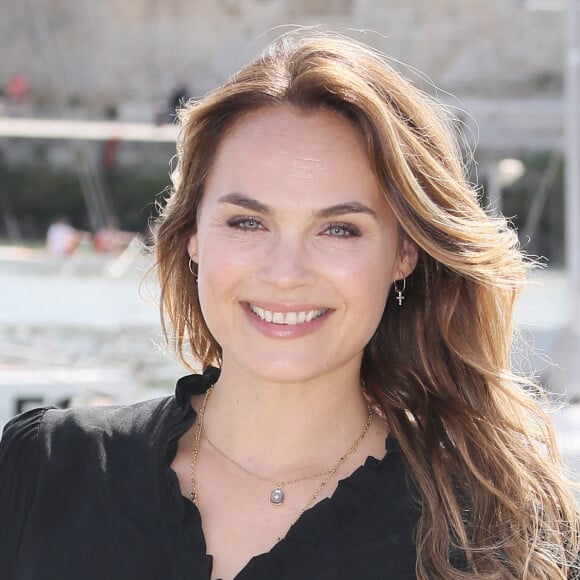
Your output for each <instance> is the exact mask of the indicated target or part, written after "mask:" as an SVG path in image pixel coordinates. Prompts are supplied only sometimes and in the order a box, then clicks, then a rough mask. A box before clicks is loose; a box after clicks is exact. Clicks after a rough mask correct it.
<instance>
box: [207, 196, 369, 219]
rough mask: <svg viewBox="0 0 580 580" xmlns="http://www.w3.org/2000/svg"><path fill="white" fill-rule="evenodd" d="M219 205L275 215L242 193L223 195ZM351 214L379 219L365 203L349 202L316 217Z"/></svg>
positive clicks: (316, 214)
mask: <svg viewBox="0 0 580 580" xmlns="http://www.w3.org/2000/svg"><path fill="white" fill-rule="evenodd" d="M218 202H219V203H231V204H232V205H237V206H240V207H243V208H244V209H247V210H250V211H255V212H257V213H261V214H264V215H271V214H272V213H274V211H273V210H272V208H271V207H270V206H269V205H265V204H263V203H261V202H259V201H258V200H256V199H252V198H251V197H248V196H246V195H243V194H241V193H228V194H227V195H222V196H221V197H220V198H219V199H218ZM350 213H364V214H367V215H370V216H372V217H374V218H375V219H377V213H376V212H375V210H373V209H372V208H370V207H369V206H368V205H365V204H364V203H360V202H358V201H349V202H345V203H339V204H336V205H331V206H329V207H324V208H322V209H319V210H317V211H315V212H314V215H315V216H316V217H319V218H331V217H335V216H340V215H346V214H350Z"/></svg>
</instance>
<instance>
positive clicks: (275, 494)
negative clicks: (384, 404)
mask: <svg viewBox="0 0 580 580" xmlns="http://www.w3.org/2000/svg"><path fill="white" fill-rule="evenodd" d="M212 389H213V386H212V387H210V388H209V389H208V390H207V391H206V393H205V395H204V397H203V400H202V403H201V407H200V409H199V413H198V416H197V429H196V431H195V437H194V441H193V450H192V453H191V464H190V479H191V492H190V494H189V498H190V499H191V501H192V502H193V503H195V504H196V505H197V499H198V493H197V483H196V477H195V468H196V465H197V458H198V455H199V447H200V443H201V438H202V435H205V439H206V441H207V442H208V443H209V445H210V446H211V447H212V448H213V449H214V450H215V451H216V452H217V453H219V454H220V455H221V456H222V457H224V459H226V460H227V461H229V462H230V463H232V464H233V465H235V466H236V467H238V468H239V469H240V470H241V471H243V472H244V473H247V474H248V475H250V476H252V477H254V478H256V479H260V480H261V481H266V482H268V483H271V484H273V485H274V486H275V487H274V489H273V490H272V491H271V492H270V503H272V504H273V505H277V506H280V505H282V503H283V502H284V492H283V491H282V488H283V486H285V485H291V484H293V483H298V482H300V481H307V480H309V479H315V478H316V477H324V478H323V480H322V481H321V482H320V485H319V486H318V488H317V489H316V491H315V492H314V493H313V494H312V496H311V497H310V499H309V500H308V503H307V504H306V505H305V506H304V507H303V508H302V509H301V510H300V513H299V514H298V517H300V516H301V515H302V514H303V513H304V512H305V511H306V510H307V509H308V508H309V507H310V506H311V505H313V504H314V502H315V501H316V500H317V499H318V496H319V495H320V494H321V493H322V490H323V489H324V487H325V486H326V484H327V483H328V482H329V481H330V480H331V478H332V476H333V475H334V474H335V473H336V472H337V471H338V470H339V469H340V467H341V465H342V464H343V463H344V462H345V461H346V460H347V459H348V458H349V457H350V456H351V455H352V454H353V453H354V452H355V451H356V450H357V449H358V446H359V445H360V443H361V441H362V440H363V439H364V438H365V435H366V434H367V432H368V430H369V429H370V426H371V423H372V420H373V411H372V409H371V407H370V405H368V404H367V409H368V416H367V421H366V423H365V426H364V429H363V431H362V433H361V434H360V435H359V436H358V437H357V438H356V439H355V441H354V443H353V444H352V445H351V446H350V448H349V449H348V450H347V452H346V453H345V454H344V455H342V456H341V457H340V458H339V459H338V461H337V462H336V463H335V464H334V465H333V466H332V467H331V468H330V469H327V470H326V471H320V472H318V473H314V474H312V475H306V476H302V477H297V478H295V479H291V480H288V481H276V480H274V479H270V478H267V477H264V476H262V475H259V474H257V473H254V472H253V471H250V470H249V469H247V468H246V467H244V466H243V465H241V464H240V463H238V462H237V461H235V460H234V459H232V458H231V457H229V456H228V455H226V453H225V452H224V451H222V450H221V449H219V447H217V446H216V445H215V444H214V443H213V442H212V441H210V439H209V438H208V436H207V433H204V429H203V425H204V418H205V409H206V406H207V401H208V399H209V395H210V392H211V390H212ZM288 529H290V526H289V528H288Z"/></svg>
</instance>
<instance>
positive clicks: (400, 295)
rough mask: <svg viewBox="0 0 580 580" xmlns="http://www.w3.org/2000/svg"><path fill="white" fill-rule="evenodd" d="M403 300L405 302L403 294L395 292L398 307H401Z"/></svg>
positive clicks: (399, 291) (398, 291)
mask: <svg viewBox="0 0 580 580" xmlns="http://www.w3.org/2000/svg"><path fill="white" fill-rule="evenodd" d="M403 300H405V297H404V296H403V292H402V291H401V290H397V302H398V303H399V306H402V305H403Z"/></svg>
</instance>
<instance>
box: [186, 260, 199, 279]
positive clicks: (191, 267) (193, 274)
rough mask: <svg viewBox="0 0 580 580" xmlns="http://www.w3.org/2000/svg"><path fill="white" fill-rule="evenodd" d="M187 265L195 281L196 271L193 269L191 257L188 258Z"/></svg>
mask: <svg viewBox="0 0 580 580" xmlns="http://www.w3.org/2000/svg"><path fill="white" fill-rule="evenodd" d="M187 267H188V268H189V271H190V272H191V275H192V276H193V277H194V278H195V281H196V282H197V272H194V271H193V260H192V259H191V258H189V263H188V264H187Z"/></svg>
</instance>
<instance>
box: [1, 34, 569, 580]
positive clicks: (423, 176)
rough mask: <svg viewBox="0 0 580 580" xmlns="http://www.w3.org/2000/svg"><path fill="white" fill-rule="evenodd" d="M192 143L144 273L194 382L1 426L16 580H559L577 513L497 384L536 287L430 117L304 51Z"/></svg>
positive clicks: (344, 48) (350, 66)
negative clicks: (524, 304)
mask: <svg viewBox="0 0 580 580" xmlns="http://www.w3.org/2000/svg"><path fill="white" fill-rule="evenodd" d="M181 120H182V134H181V139H180V143H179V148H178V167H177V170H176V172H175V175H174V178H175V179H174V189H173V192H172V194H171V196H170V197H169V199H168V200H167V203H166V205H165V207H164V209H163V212H162V216H161V220H160V225H159V230H158V239H157V244H156V257H157V268H158V273H159V277H160V282H161V292H162V295H161V296H162V306H163V314H164V317H165V320H166V321H167V322H168V323H169V324H170V325H171V326H172V333H173V336H174V341H175V343H174V344H175V347H176V351H177V353H178V355H179V356H180V358H181V360H182V361H183V362H184V363H185V364H186V365H188V366H190V367H191V368H193V367H194V366H195V364H196V361H197V363H199V364H201V365H202V366H203V367H205V369H206V370H205V372H204V373H203V374H202V375H190V376H187V377H184V378H183V379H181V380H180V381H179V383H178V386H177V390H176V396H175V397H171V398H168V399H164V400H161V401H153V402H147V403H142V404H139V405H135V406H131V407H124V408H117V409H106V410H91V411H86V410H85V411H64V412H63V411H56V410H48V411H47V410H38V411H33V412H31V413H28V414H27V415H24V416H21V417H20V418H17V419H16V420H15V421H13V422H12V423H11V424H10V425H9V426H8V428H7V430H6V432H5V436H4V443H3V447H2V451H1V456H0V459H1V461H2V470H3V471H2V473H3V474H5V473H6V474H7V475H3V476H2V484H1V489H0V492H1V498H2V499H1V501H2V506H1V507H2V514H3V517H2V523H1V524H0V530H1V532H0V546H1V547H0V550H1V553H2V559H3V560H4V561H5V562H6V565H5V567H4V569H6V570H9V572H8V577H9V578H18V579H19V580H21V579H29V578H30V579H32V578H39V577H42V578H59V579H63V578H71V579H72V578H81V577H82V578H137V577H139V578H151V579H153V578H199V579H202V578H203V579H208V578H212V579H217V578H224V579H226V578H234V577H235V578H238V579H277V578H286V579H290V578H292V579H298V578H300V579H304V578H316V579H317V580H319V579H333V580H335V579H341V578H345V579H346V578H348V579H352V578H361V579H367V578H368V579H375V578H393V579H397V580H399V579H401V580H402V579H405V578H415V577H416V578H420V579H428V578H445V579H460V578H490V579H491V578H502V579H504V578H514V579H515V578H530V579H531V578H534V579H548V578H549V579H550V580H552V579H557V578H567V577H569V578H572V577H573V574H574V571H573V562H575V561H576V559H577V555H578V534H579V530H580V526H579V518H578V510H577V507H576V505H575V503H574V499H573V496H572V494H571V492H570V486H569V483H568V481H567V480H566V478H565V476H564V475H563V472H562V467H561V464H560V460H559V457H558V453H557V450H556V447H555V444H554V439H553V434H552V430H551V426H550V423H549V420H548V418H547V417H546V416H545V415H544V413H543V412H542V411H541V409H540V407H539V405H538V404H537V403H536V402H535V401H534V400H533V399H532V398H531V396H530V395H529V394H528V391H529V388H528V387H530V386H531V385H529V384H528V383H527V382H526V381H523V380H520V379H518V378H517V377H516V376H514V375H513V374H511V372H510V370H509V351H510V342H511V333H512V328H511V316H512V310H513V305H514V301H515V299H516V296H517V293H518V291H519V288H520V287H521V285H522V284H523V281H524V277H525V270H526V265H525V263H524V261H523V260H522V257H521V255H520V253H519V251H518V249H517V243H516V240H515V236H514V234H513V232H512V231H511V230H510V229H509V228H508V227H507V225H506V223H505V221H504V220H501V219H491V218H489V217H488V216H487V215H486V214H485V213H484V212H483V211H482V210H481V209H480V207H479V205H478V203H477V199H476V197H477V196H476V193H475V192H474V190H473V189H472V188H471V187H470V186H469V185H468V183H467V182H466V180H465V179H464V176H463V173H462V166H461V157H460V153H459V151H458V148H457V147H456V145H455V141H454V138H453V135H452V131H451V130H450V129H449V128H448V123H447V121H446V120H445V118H444V117H443V116H441V115H440V112H439V111H438V109H437V107H436V106H435V105H433V104H432V103H430V102H429V99H428V98H427V97H426V96H425V95H424V94H422V93H421V92H419V91H418V90H417V89H415V88H414V87H413V86H412V85H411V84H410V83H408V82H407V81H405V80H404V79H403V78H402V77H401V76H400V75H399V74H397V73H396V72H395V71H394V70H393V69H392V68H391V67H390V66H389V64H388V63H387V62H386V61H385V59H384V58H382V57H381V56H380V55H378V54H376V53H374V52H373V51H372V50H370V49H369V48H367V47H365V46H363V45H361V44H358V43H356V42H354V41H352V40H349V39H347V38H343V37H341V36H337V35H333V34H330V33H323V32H320V31H306V32H304V31H299V32H294V33H291V34H288V35H286V36H283V37H282V38H281V39H279V40H278V41H277V42H275V43H274V44H273V45H272V46H271V47H270V48H269V49H268V50H267V51H266V52H265V53H264V54H263V55H262V57H261V58H259V59H257V60H256V61H255V62H253V63H251V64H249V65H248V66H246V67H244V68H243V69H242V70H241V71H240V72H239V73H238V74H236V75H235V76H234V77H232V78H231V79H230V80H229V81H228V82H227V83H225V84H224V85H223V86H222V87H220V88H218V89H217V90H216V91H214V92H213V93H210V94H209V95H208V96H206V97H205V98H204V99H202V100H201V101H200V102H198V103H194V104H192V105H190V106H189V107H187V108H186V109H185V110H183V111H182V112H181ZM4 514H7V515H4Z"/></svg>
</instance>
